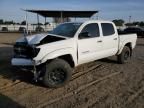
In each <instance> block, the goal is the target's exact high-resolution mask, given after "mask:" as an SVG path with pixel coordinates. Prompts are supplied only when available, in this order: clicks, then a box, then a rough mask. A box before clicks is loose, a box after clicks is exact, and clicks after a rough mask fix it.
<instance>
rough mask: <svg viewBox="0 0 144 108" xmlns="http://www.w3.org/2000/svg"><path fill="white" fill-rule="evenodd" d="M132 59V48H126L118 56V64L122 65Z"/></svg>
mask: <svg viewBox="0 0 144 108" xmlns="http://www.w3.org/2000/svg"><path fill="white" fill-rule="evenodd" d="M130 58H131V51H130V48H129V47H127V46H125V47H124V48H123V50H122V52H121V54H120V55H118V62H119V63H121V64H124V63H127V62H129V60H130Z"/></svg>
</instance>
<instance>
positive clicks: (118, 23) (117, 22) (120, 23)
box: [113, 19, 124, 26]
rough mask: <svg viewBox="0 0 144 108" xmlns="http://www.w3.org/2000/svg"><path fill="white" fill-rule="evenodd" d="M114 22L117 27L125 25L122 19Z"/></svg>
mask: <svg viewBox="0 0 144 108" xmlns="http://www.w3.org/2000/svg"><path fill="white" fill-rule="evenodd" d="M113 22H114V23H115V25H116V26H123V24H124V20H122V19H115V20H113Z"/></svg>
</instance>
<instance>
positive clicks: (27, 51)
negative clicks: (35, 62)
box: [14, 44, 33, 58]
mask: <svg viewBox="0 0 144 108" xmlns="http://www.w3.org/2000/svg"><path fill="white" fill-rule="evenodd" d="M32 53H33V48H32V47H30V46H29V45H20V44H15V45H14V57H15V58H32Z"/></svg>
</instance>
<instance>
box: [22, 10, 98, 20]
mask: <svg viewBox="0 0 144 108" xmlns="http://www.w3.org/2000/svg"><path fill="white" fill-rule="evenodd" d="M25 11H27V12H32V13H36V14H39V15H41V16H43V17H62V18H65V17H74V18H76V17H79V18H90V17H91V16H93V15H94V14H96V13H98V11H67V10H65V11H62V10H25Z"/></svg>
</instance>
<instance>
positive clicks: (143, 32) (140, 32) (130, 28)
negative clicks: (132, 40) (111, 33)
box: [124, 27, 144, 37]
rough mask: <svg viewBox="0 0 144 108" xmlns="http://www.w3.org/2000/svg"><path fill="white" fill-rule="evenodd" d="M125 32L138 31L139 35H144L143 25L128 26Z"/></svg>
mask: <svg viewBox="0 0 144 108" xmlns="http://www.w3.org/2000/svg"><path fill="white" fill-rule="evenodd" d="M124 32H125V33H136V34H137V36H138V37H144V29H143V28H141V27H128V28H126V29H124Z"/></svg>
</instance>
